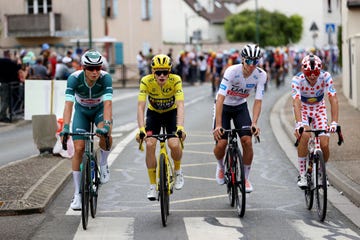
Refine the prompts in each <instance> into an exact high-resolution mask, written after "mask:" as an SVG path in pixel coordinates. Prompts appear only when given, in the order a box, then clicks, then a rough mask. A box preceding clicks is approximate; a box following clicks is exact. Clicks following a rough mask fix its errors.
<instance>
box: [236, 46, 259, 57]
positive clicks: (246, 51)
mask: <svg viewBox="0 0 360 240" xmlns="http://www.w3.org/2000/svg"><path fill="white" fill-rule="evenodd" d="M241 57H243V58H250V59H258V58H260V57H261V50H260V47H259V46H258V45H256V44H247V45H246V46H245V47H243V49H242V50H241Z"/></svg>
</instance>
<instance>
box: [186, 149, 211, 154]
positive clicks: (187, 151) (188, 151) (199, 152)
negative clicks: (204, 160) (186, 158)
mask: <svg viewBox="0 0 360 240" xmlns="http://www.w3.org/2000/svg"><path fill="white" fill-rule="evenodd" d="M183 153H198V154H206V155H214V153H213V152H201V151H191V150H183Z"/></svg>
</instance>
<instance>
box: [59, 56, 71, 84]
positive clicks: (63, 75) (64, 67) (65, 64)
mask: <svg viewBox="0 0 360 240" xmlns="http://www.w3.org/2000/svg"><path fill="white" fill-rule="evenodd" d="M73 72H74V69H73V68H72V59H71V58H70V57H68V56H65V57H63V59H62V61H61V63H58V64H57V65H56V73H55V79H56V80H66V79H67V78H68V77H69V75H70V74H71V73H73Z"/></svg>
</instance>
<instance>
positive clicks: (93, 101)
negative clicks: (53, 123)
mask: <svg viewBox="0 0 360 240" xmlns="http://www.w3.org/2000/svg"><path fill="white" fill-rule="evenodd" d="M103 61H104V57H103V56H102V55H101V54H100V53H99V52H98V51H95V50H89V51H87V52H85V53H84V54H83V55H82V57H81V64H82V70H78V71H76V72H74V73H72V74H71V75H70V76H69V78H68V80H67V87H66V92H65V108H64V116H63V119H64V127H63V130H62V132H61V135H62V136H64V135H65V134H68V133H69V132H70V121H71V115H72V110H73V105H74V103H75V112H74V117H73V122H72V131H73V132H89V131H90V127H91V126H90V122H94V123H95V125H96V126H97V129H96V134H97V135H98V136H99V137H100V142H99V145H100V152H101V155H100V173H101V176H100V180H101V183H106V182H108V181H109V179H110V172H109V168H108V164H107V157H108V155H109V153H110V148H111V144H112V138H111V135H110V134H111V126H112V93H113V89H112V78H111V76H110V74H109V73H107V72H105V71H103V70H102V64H103ZM105 135H109V137H110V146H109V148H108V149H106V144H105V137H104V136H105ZM73 140H74V148H75V153H74V157H73V159H72V170H73V180H74V186H75V193H74V197H73V199H72V202H71V205H70V207H71V208H72V209H74V210H79V209H81V195H80V193H79V192H80V179H81V173H80V163H81V161H82V156H83V153H84V150H85V141H84V139H83V138H82V137H81V136H73Z"/></svg>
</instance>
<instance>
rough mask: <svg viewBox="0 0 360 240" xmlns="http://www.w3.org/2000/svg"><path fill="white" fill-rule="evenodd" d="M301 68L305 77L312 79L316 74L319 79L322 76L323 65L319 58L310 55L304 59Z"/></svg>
mask: <svg viewBox="0 0 360 240" xmlns="http://www.w3.org/2000/svg"><path fill="white" fill-rule="evenodd" d="M301 67H302V71H303V73H304V74H305V76H307V77H310V76H311V75H312V74H314V75H315V76H316V77H317V76H319V75H320V70H321V68H322V63H321V60H320V58H319V57H318V56H316V55H313V54H310V55H307V56H305V57H304V59H303V60H302V62H301Z"/></svg>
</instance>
